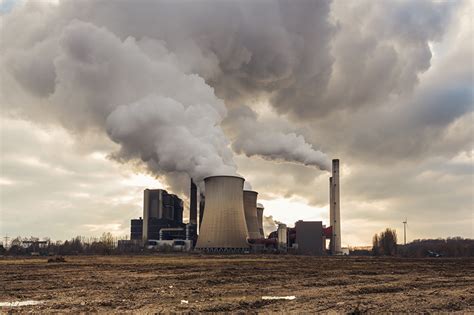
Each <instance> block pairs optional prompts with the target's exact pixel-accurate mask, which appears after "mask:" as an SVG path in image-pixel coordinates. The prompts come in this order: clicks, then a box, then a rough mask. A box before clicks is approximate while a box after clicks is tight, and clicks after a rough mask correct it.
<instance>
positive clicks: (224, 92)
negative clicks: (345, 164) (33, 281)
mask: <svg viewBox="0 0 474 315" xmlns="http://www.w3.org/2000/svg"><path fill="white" fill-rule="evenodd" d="M369 4H370V5H369ZM388 5H390V6H391V7H390V8H391V9H390V10H387V8H386V7H387V6H388ZM350 6H351V8H350V9H346V1H341V2H337V1H336V2H334V3H331V2H330V1H313V0H303V1H297V2H292V1H273V0H261V1H244V0H242V1H232V2H219V3H218V4H216V3H214V2H176V1H154V0H153V1H152V0H137V1H108V0H84V1H72V0H64V1H60V2H59V5H51V4H47V3H45V2H43V1H27V2H26V3H25V4H19V5H17V7H16V8H15V9H13V11H12V12H10V13H8V14H6V15H5V16H2V45H1V47H0V49H1V57H2V67H1V68H2V69H1V70H0V71H1V72H2V73H1V74H2V79H3V82H2V85H4V89H3V91H2V92H3V93H2V96H1V97H2V104H6V105H7V106H9V107H10V108H9V109H10V111H11V112H12V111H13V112H15V113H16V114H18V113H20V114H22V115H24V116H27V117H30V118H31V119H34V120H35V121H41V120H43V121H47V122H50V123H51V122H53V123H54V122H57V121H59V122H60V123H61V124H62V125H63V126H64V127H66V128H68V129H69V130H71V131H73V132H74V133H77V134H78V135H85V134H87V133H90V132H102V133H104V132H106V133H107V134H108V135H109V136H110V138H111V139H112V140H113V141H115V142H117V143H118V144H119V145H120V150H119V152H116V153H115V157H116V158H117V159H119V160H124V161H127V160H130V159H142V160H143V161H145V163H146V165H147V166H148V168H149V169H150V170H152V171H153V172H155V173H159V172H161V171H163V172H186V173H187V174H189V175H191V176H193V177H196V178H197V179H198V178H202V177H203V176H206V175H211V174H219V173H220V174H222V173H224V174H234V173H235V172H236V167H235V165H234V162H233V161H232V151H231V149H230V148H229V143H228V142H227V140H226V137H225V135H224V133H223V132H222V130H221V127H220V125H221V122H222V121H223V119H224V118H225V117H226V105H227V107H229V108H238V107H240V106H241V105H242V104H243V103H246V104H248V103H251V101H254V100H258V99H260V98H263V99H264V100H266V101H268V102H269V104H270V105H271V106H272V107H273V108H274V109H275V110H276V112H278V113H279V114H286V115H287V116H288V117H290V118H291V119H293V121H297V122H303V121H305V122H308V121H310V120H311V119H318V118H320V117H327V116H328V115H329V114H330V113H331V112H333V111H337V110H340V109H341V108H347V107H348V105H350V106H349V107H353V108H355V109H357V108H361V107H363V106H369V105H373V104H377V103H378V102H380V101H381V100H385V99H388V98H389V97H392V96H393V95H401V94H404V93H409V92H410V91H412V90H413V86H414V85H416V83H417V82H418V76H419V74H420V73H422V72H423V71H425V70H426V69H428V67H429V65H430V58H431V52H430V48H429V42H430V41H433V40H437V39H439V38H440V36H441V34H442V30H443V24H444V23H445V21H446V16H449V14H441V12H447V11H449V7H450V5H448V4H444V3H436V4H433V3H432V2H430V1H423V0H420V1H416V2H406V1H400V2H396V4H393V5H392V4H391V2H388V1H378V2H377V3H376V4H373V2H372V1H362V0H361V1H357V2H353V3H351V4H350ZM369 8H370V10H369ZM385 12H388V14H387V15H386V16H385V17H384V19H380V16H382V15H384V13H385ZM400 21H401V23H400ZM399 26H401V27H403V28H404V29H403V30H402V31H400V30H399V29H398V27H399ZM413 30H417V31H416V32H415V31H413ZM374 86H377V88H374ZM224 102H225V105H224ZM238 123H242V124H243V125H242V126H238V127H236V128H234V131H235V130H237V131H239V134H237V135H235V134H232V135H231V136H232V137H233V139H234V140H235V142H234V143H233V144H232V147H233V149H234V150H236V151H237V152H242V153H245V154H247V155H249V156H253V155H258V156H261V157H264V158H267V159H272V160H275V159H276V160H287V161H292V162H297V163H303V164H306V165H314V166H317V167H319V168H321V169H328V161H327V158H326V156H325V155H324V154H323V153H321V152H320V151H317V150H315V149H314V148H313V145H312V143H310V142H308V141H307V140H305V139H304V138H302V137H301V136H300V135H298V134H297V133H294V132H282V131H279V130H277V129H275V128H274V129H273V130H269V131H267V130H263V129H264V128H265V127H267V126H260V124H259V123H258V121H257V119H256V118H254V117H252V115H248V116H244V117H243V118H239V119H238ZM311 123H316V122H314V121H313V122H311ZM249 130H251V132H250V131H249ZM84 138H85V137H84ZM306 139H308V137H307V138H306ZM314 142H315V143H317V141H314Z"/></svg>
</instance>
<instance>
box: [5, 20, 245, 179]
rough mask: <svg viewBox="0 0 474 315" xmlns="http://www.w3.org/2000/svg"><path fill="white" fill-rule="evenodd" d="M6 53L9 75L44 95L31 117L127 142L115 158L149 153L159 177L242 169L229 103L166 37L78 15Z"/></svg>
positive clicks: (147, 158)
mask: <svg viewBox="0 0 474 315" xmlns="http://www.w3.org/2000/svg"><path fill="white" fill-rule="evenodd" d="M3 56H4V66H5V68H6V69H7V70H8V72H5V74H6V75H8V76H10V77H11V76H13V77H15V78H16V79H17V82H18V83H19V84H20V85H21V86H22V87H23V89H24V91H27V92H28V93H30V94H31V95H33V96H35V97H37V98H39V99H41V100H42V101H41V102H40V101H39V102H38V105H37V107H38V108H22V109H23V110H24V114H25V115H26V116H28V115H31V116H35V117H31V119H35V118H36V114H37V113H40V112H44V113H46V114H45V115H46V116H48V119H51V120H55V122H59V123H60V124H61V125H62V126H64V127H65V128H67V129H68V130H70V131H71V132H73V133H75V134H77V135H85V136H86V135H87V133H90V132H98V133H102V134H104V133H106V134H107V135H108V136H109V137H110V139H112V140H113V141H114V142H116V143H117V144H118V145H119V150H118V151H117V152H115V153H114V154H113V157H114V158H115V159H117V160H119V161H129V160H136V159H141V160H142V161H144V162H145V164H146V166H147V167H148V169H150V170H151V171H153V172H154V174H155V175H159V174H163V173H166V172H184V173H187V174H188V175H190V176H191V177H193V178H194V179H195V180H200V179H202V178H203V177H206V176H209V175H215V174H228V175H234V174H235V173H236V166H235V164H234V161H233V153H232V151H231V149H230V148H229V144H228V141H227V139H226V136H225V135H224V133H223V131H222V129H221V127H220V124H221V121H222V119H223V118H224V117H225V116H226V113H227V110H226V107H225V105H224V103H223V101H222V100H220V99H218V98H217V97H216V96H215V94H214V91H213V89H212V88H211V87H210V86H208V85H207V84H206V83H205V81H204V80H203V79H202V78H201V77H199V76H198V75H192V74H186V73H184V72H183V71H182V69H181V67H180V65H179V62H178V61H177V58H176V56H175V55H174V54H173V53H171V52H169V51H168V50H167V48H166V47H165V45H164V43H163V42H160V41H157V40H152V39H142V40H140V41H137V40H136V39H135V38H132V37H128V38H126V39H124V40H122V39H120V38H119V37H117V36H116V35H115V34H113V33H111V32H110V31H108V30H107V29H105V28H100V27H97V26H96V25H93V24H91V23H86V22H82V21H78V20H72V21H70V22H67V24H66V25H65V26H64V28H58V29H57V30H56V31H55V32H54V31H53V32H52V33H51V34H48V35H47V39H45V40H44V41H42V42H40V44H38V45H36V46H35V47H34V48H33V49H32V51H31V52H30V51H24V52H22V54H16V53H15V50H13V49H12V50H11V51H10V52H7V53H6V54H4V55H3ZM35 60H39V61H40V62H39V63H40V64H39V65H38V64H35V62H34V61H35ZM35 71H36V72H38V73H37V74H35ZM28 72H29V73H31V74H32V75H31V76H26V75H25V74H26V73H28ZM43 72H44V73H45V76H44V80H38V79H37V78H38V77H41V74H42V73H43ZM50 72H52V73H53V78H54V79H53V80H50V81H49V75H47V74H49V73H50ZM33 106H34V105H33ZM33 109H34V110H33Z"/></svg>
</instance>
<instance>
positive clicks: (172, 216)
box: [142, 189, 183, 243]
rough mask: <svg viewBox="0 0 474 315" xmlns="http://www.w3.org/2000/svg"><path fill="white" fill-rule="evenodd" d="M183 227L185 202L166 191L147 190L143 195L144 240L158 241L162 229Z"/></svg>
mask: <svg viewBox="0 0 474 315" xmlns="http://www.w3.org/2000/svg"><path fill="white" fill-rule="evenodd" d="M182 225H183V201H182V200H181V199H180V198H179V197H178V196H176V195H173V194H168V192H167V191H166V190H164V189H145V191H144V193H143V231H142V240H143V242H144V243H146V242H147V241H148V240H149V239H158V238H159V233H160V229H161V228H164V227H166V228H172V227H181V226H182Z"/></svg>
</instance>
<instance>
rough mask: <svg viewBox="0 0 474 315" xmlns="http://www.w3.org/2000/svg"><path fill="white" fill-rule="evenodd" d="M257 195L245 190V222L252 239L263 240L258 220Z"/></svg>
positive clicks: (254, 192)
mask: <svg viewBox="0 0 474 315" xmlns="http://www.w3.org/2000/svg"><path fill="white" fill-rule="evenodd" d="M257 195H258V193H257V192H256V191H251V190H244V212H245V222H246V223H247V230H248V233H249V238H251V239H258V238H261V235H260V229H259V227H258V218H257Z"/></svg>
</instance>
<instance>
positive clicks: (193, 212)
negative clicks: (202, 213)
mask: <svg viewBox="0 0 474 315" xmlns="http://www.w3.org/2000/svg"><path fill="white" fill-rule="evenodd" d="M189 223H191V224H197V186H196V184H195V183H194V181H193V179H192V178H191V188H190V191H189Z"/></svg>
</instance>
